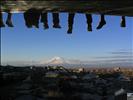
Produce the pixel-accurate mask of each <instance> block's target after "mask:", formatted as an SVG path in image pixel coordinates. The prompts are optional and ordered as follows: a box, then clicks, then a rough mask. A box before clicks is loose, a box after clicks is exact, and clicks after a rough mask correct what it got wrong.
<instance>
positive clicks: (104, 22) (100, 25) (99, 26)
mask: <svg viewBox="0 0 133 100" xmlns="http://www.w3.org/2000/svg"><path fill="white" fill-rule="evenodd" d="M105 24H106V21H105V18H104V15H103V14H102V15H101V20H100V23H99V25H98V26H97V29H101V28H102V27H103V26H104V25H105Z"/></svg>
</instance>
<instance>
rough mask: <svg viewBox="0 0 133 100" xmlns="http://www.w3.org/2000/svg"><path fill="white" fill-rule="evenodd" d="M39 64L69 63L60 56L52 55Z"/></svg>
mask: <svg viewBox="0 0 133 100" xmlns="http://www.w3.org/2000/svg"><path fill="white" fill-rule="evenodd" d="M41 64H45V65H64V64H69V61H68V60H65V59H64V58H62V57H58V56H57V57H53V58H51V59H50V60H48V61H42V62H41Z"/></svg>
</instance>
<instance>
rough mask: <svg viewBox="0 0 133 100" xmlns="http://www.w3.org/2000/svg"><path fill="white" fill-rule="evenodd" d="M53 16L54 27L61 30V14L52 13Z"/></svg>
mask: <svg viewBox="0 0 133 100" xmlns="http://www.w3.org/2000/svg"><path fill="white" fill-rule="evenodd" d="M52 16H53V27H54V28H61V26H60V24H59V23H60V20H59V13H52Z"/></svg>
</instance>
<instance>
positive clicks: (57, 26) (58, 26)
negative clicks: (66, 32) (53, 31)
mask: <svg viewBox="0 0 133 100" xmlns="http://www.w3.org/2000/svg"><path fill="white" fill-rule="evenodd" d="M53 28H61V26H60V25H58V24H57V25H56V24H54V25H53Z"/></svg>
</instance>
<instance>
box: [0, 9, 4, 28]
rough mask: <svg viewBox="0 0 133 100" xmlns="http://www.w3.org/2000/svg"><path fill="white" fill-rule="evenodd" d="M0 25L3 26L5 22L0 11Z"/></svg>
mask: <svg viewBox="0 0 133 100" xmlns="http://www.w3.org/2000/svg"><path fill="white" fill-rule="evenodd" d="M0 27H5V24H4V22H3V15H2V12H1V11H0Z"/></svg>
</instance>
